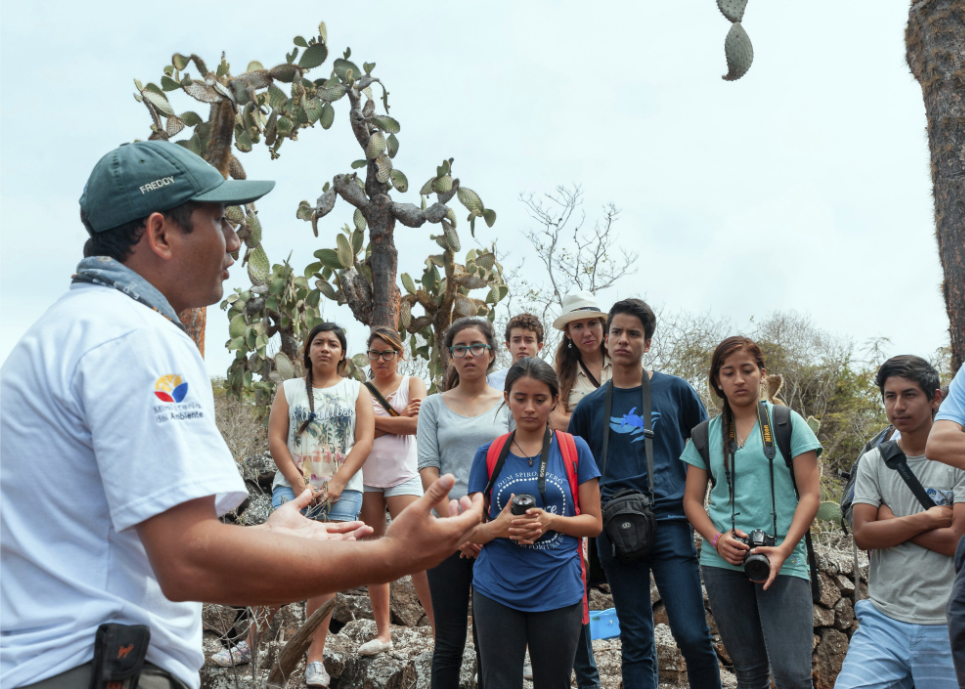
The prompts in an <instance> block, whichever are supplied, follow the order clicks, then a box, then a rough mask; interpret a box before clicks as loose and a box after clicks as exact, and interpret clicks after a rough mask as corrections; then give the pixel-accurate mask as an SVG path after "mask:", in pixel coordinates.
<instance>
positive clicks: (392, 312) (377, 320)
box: [365, 194, 402, 329]
mask: <svg viewBox="0 0 965 689" xmlns="http://www.w3.org/2000/svg"><path fill="white" fill-rule="evenodd" d="M391 203H392V199H390V198H389V197H388V195H386V194H379V195H377V196H375V197H374V198H373V199H372V203H371V204H370V205H369V212H368V214H367V216H366V218H365V219H366V221H367V222H368V226H369V242H370V246H371V248H372V255H371V257H370V258H369V265H370V266H371V268H372V322H371V323H369V324H368V325H369V326H370V327H373V328H375V327H378V326H385V327H388V328H393V329H398V327H399V303H400V301H401V299H402V295H401V294H400V292H399V288H398V287H397V286H396V275H397V273H398V270H399V252H398V251H397V250H396V248H395V241H394V235H395V217H393V215H392V213H391V212H390V205H391Z"/></svg>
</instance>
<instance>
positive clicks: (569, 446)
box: [556, 431, 580, 515]
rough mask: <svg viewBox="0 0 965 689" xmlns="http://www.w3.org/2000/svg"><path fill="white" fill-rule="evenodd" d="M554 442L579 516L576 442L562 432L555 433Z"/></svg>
mask: <svg viewBox="0 0 965 689" xmlns="http://www.w3.org/2000/svg"><path fill="white" fill-rule="evenodd" d="M556 442H558V443H559V444H560V455H561V456H562V457H563V466H564V467H566V478H567V480H568V481H569V483H570V493H571V494H572V495H573V507H574V509H575V511H576V514H577V515H579V514H580V482H579V480H580V454H579V453H578V452H577V451H576V441H575V440H573V436H572V435H570V434H569V433H564V432H563V431H556Z"/></svg>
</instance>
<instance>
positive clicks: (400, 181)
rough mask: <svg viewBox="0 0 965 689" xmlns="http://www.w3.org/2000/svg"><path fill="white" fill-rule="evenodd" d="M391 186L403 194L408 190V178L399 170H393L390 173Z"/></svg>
mask: <svg viewBox="0 0 965 689" xmlns="http://www.w3.org/2000/svg"><path fill="white" fill-rule="evenodd" d="M391 177H392V186H394V187H395V188H396V189H398V190H399V192H400V193H402V194H404V193H405V192H407V191H408V190H409V180H408V179H407V178H406V176H405V175H404V174H402V171H401V170H393V171H392V173H391Z"/></svg>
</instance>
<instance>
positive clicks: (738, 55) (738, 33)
mask: <svg viewBox="0 0 965 689" xmlns="http://www.w3.org/2000/svg"><path fill="white" fill-rule="evenodd" d="M724 55H725V57H726V58H727V74H725V75H724V76H723V79H724V80H725V81H737V80H738V79H740V78H741V77H742V76H744V75H745V74H747V70H749V69H750V68H751V63H752V62H754V47H753V46H752V45H751V39H750V36H748V35H747V32H746V31H744V27H743V26H741V25H740V22H737V23H735V24H734V25H733V26H732V27H730V31H728V32H727V38H726V39H724Z"/></svg>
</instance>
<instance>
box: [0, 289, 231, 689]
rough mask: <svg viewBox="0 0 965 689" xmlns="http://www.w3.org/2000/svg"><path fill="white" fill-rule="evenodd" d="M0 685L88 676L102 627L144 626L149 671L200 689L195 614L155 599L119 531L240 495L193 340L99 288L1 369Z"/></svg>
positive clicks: (68, 302)
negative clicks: (202, 501)
mask: <svg viewBox="0 0 965 689" xmlns="http://www.w3.org/2000/svg"><path fill="white" fill-rule="evenodd" d="M0 453H2V463H0V554H2V556H0V684H2V685H3V687H4V689H13V688H14V687H19V686H23V685H26V684H32V683H34V682H38V681H40V680H43V679H46V678H48V677H51V676H54V675H57V674H60V673H62V672H65V671H67V670H69V669H71V668H73V667H76V666H78V665H81V664H83V663H86V662H88V661H89V660H91V658H92V657H93V653H94V637H95V634H96V631H97V627H98V626H99V625H101V624H104V623H106V622H119V623H122V624H146V625H149V626H150V628H151V644H150V649H149V650H148V653H147V660H148V662H151V663H153V664H155V665H157V666H159V667H161V668H163V669H165V670H167V671H169V672H171V673H172V674H174V675H176V676H177V677H178V678H179V679H181V680H182V681H184V682H185V683H186V684H188V686H190V687H193V688H195V689H196V688H197V687H198V686H199V685H200V679H199V676H198V670H199V669H200V668H201V665H202V664H203V662H204V656H203V654H202V651H201V604H200V603H172V602H171V601H169V600H167V599H166V598H165V597H164V594H163V593H161V589H160V586H159V585H158V582H157V579H156V577H155V576H154V572H153V570H152V569H151V565H150V563H149V562H148V559H147V555H146V554H145V551H144V547H143V546H142V545H141V542H140V540H139V539H138V536H137V531H136V529H134V528H132V527H134V526H135V525H137V524H139V523H140V522H142V521H144V520H145V519H148V518H149V517H152V516H154V515H157V514H160V513H161V512H164V511H166V510H168V509H170V508H171V507H174V506H175V505H179V504H181V503H184V502H186V501H188V500H193V499H195V498H201V497H205V496H209V495H215V496H216V507H217V511H218V514H223V513H224V512H226V511H228V510H230V509H233V508H234V507H236V506H237V505H239V504H240V503H241V502H242V501H243V500H244V499H245V497H247V491H246V490H245V485H244V481H243V480H242V478H241V476H240V475H239V473H238V468H237V464H236V463H235V461H234V459H233V458H232V456H231V453H230V452H229V450H228V448H227V446H226V445H225V443H224V440H223V439H222V437H221V434H220V433H219V432H218V429H217V427H216V426H215V422H214V398H213V396H212V392H211V383H210V381H209V379H208V375H207V373H206V371H205V368H204V362H203V360H202V359H201V356H200V354H199V352H198V350H197V347H195V345H194V343H193V342H192V341H191V339H190V338H189V337H188V336H187V335H186V334H185V333H184V332H183V331H182V330H181V329H180V328H178V327H177V326H175V325H174V324H173V323H171V322H170V321H168V320H167V319H166V318H164V317H163V316H161V315H160V314H159V313H157V312H155V311H153V310H151V309H150V308H148V307H146V306H144V305H142V304H139V303H137V302H135V301H134V300H133V299H131V298H129V297H127V296H125V295H124V294H122V293H121V292H118V291H117V290H114V289H112V288H109V287H102V286H98V285H90V284H77V285H73V286H72V288H71V290H70V292H68V293H67V294H66V295H64V296H63V297H61V299H60V300H59V301H57V303H56V304H54V305H53V306H52V307H51V308H50V309H49V310H48V311H47V312H46V313H45V314H44V315H43V316H42V317H41V318H40V320H39V321H38V322H37V323H35V324H34V326H33V327H32V328H30V330H29V331H28V332H27V334H26V335H24V337H23V339H21V340H20V342H18V343H17V345H16V347H15V348H14V350H13V351H12V352H11V354H10V356H9V358H8V359H7V361H6V362H5V363H4V365H3V368H2V370H0Z"/></svg>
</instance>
